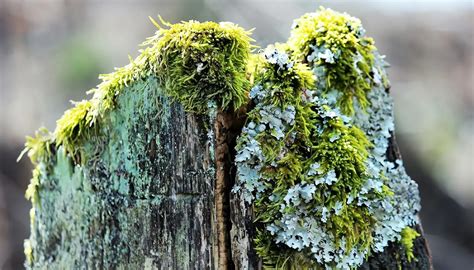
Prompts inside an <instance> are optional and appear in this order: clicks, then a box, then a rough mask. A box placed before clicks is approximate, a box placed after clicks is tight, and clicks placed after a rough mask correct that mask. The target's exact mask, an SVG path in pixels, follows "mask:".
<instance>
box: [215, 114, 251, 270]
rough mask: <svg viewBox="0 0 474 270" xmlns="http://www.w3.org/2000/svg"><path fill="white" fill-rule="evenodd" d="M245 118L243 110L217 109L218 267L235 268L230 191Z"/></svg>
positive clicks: (216, 201) (216, 205)
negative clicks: (237, 146) (232, 255)
mask: <svg viewBox="0 0 474 270" xmlns="http://www.w3.org/2000/svg"><path fill="white" fill-rule="evenodd" d="M244 121H245V114H244V113H242V112H236V113H234V112H232V111H222V110H219V111H218V112H217V116H216V121H215V124H214V129H215V136H216V149H215V160H216V182H215V190H214V197H215V207H216V223H217V224H216V226H217V248H218V254H219V259H218V269H235V265H234V263H233V261H232V257H231V239H230V229H231V226H232V224H231V220H230V191H231V188H232V186H233V185H234V182H235V166H234V165H233V163H234V157H235V150H234V148H235V143H236V138H237V136H238V134H239V133H240V130H241V129H242V126H243V124H244Z"/></svg>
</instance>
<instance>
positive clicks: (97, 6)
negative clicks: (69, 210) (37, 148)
mask: <svg viewBox="0 0 474 270" xmlns="http://www.w3.org/2000/svg"><path fill="white" fill-rule="evenodd" d="M319 5H323V6H325V7H329V8H332V9H335V10H338V11H346V12H348V13H350V14H351V15H354V16H357V17H359V18H360V19H361V20H362V21H363V23H364V26H365V28H366V29H367V33H368V35H370V36H373V37H374V38H375V41H376V44H377V47H378V48H379V51H380V52H381V53H382V54H385V55H387V60H388V61H389V62H390V63H391V64H392V67H391V68H390V69H389V75H390V80H391V83H392V90H391V91H392V94H393V96H394V98H395V102H396V104H395V105H396V107H395V109H396V125H397V138H398V140H399V144H400V147H401V152H402V155H403V156H404V161H405V164H406V167H407V169H408V171H409V174H410V175H411V176H412V177H413V178H414V179H415V180H416V181H417V182H418V183H419V186H420V191H421V195H422V206H423V209H422V211H421V218H422V221H423V225H424V230H425V233H426V237H427V239H428V241H429V244H430V247H431V250H432V256H433V261H434V264H435V268H436V269H448V270H452V269H474V231H473V230H474V229H473V228H474V221H473V219H474V210H473V209H474V179H473V178H474V160H473V153H474V90H473V85H474V81H473V72H474V70H473V55H474V50H473V45H474V40H473V28H474V21H473V15H474V7H473V2H472V1H466V0H445V1H440V0H438V1H428V0H426V1H414V0H398V1H395V0H394V1H388V0H379V1H354V0H353V1H337V0H330V1H309V0H297V1H295V0H287V1H284V0H221V1H217V0H162V1H152V0H135V1H132V0H129V1H127V0H114V1H99V0H89V1H79V0H69V1H68V0H29V1H25V0H24V1H22V0H0V269H22V268H23V261H24V255H23V239H25V238H27V237H28V234H29V224H28V222H29V218H28V209H29V208H30V205H29V202H27V201H26V200H25V199H24V195H23V194H24V190H25V188H26V186H27V184H28V182H29V179H30V177H31V165H30V164H29V161H28V160H27V158H25V159H23V160H21V161H20V162H18V163H17V162H16V158H17V157H18V154H19V153H20V151H21V150H22V147H23V143H24V137H25V135H32V134H33V133H34V131H35V130H36V129H37V128H39V127H40V126H45V127H47V128H48V129H50V130H54V127H55V121H56V119H58V118H59V117H60V116H61V114H62V112H63V111H64V110H65V109H67V108H69V107H70V106H71V105H70V103H69V100H76V101H77V100H81V99H84V98H87V96H86V94H85V91H86V90H88V89H91V88H93V87H94V86H95V85H96V84H98V83H99V80H98V79H97V75H98V74H101V73H108V72H111V71H113V68H114V67H119V66H123V65H125V64H127V63H128V57H127V55H128V54H130V55H131V56H132V57H135V56H136V55H137V54H138V53H137V49H138V46H137V45H138V44H139V43H141V42H142V41H143V40H144V39H145V38H146V37H147V36H150V35H152V34H153V33H154V31H155V30H156V29H155V28H154V26H153V25H152V24H151V23H150V21H149V20H148V18H147V17H148V16H153V17H156V15H158V14H160V15H161V16H163V18H165V19H166V20H167V21H171V22H178V21H181V20H190V19H194V20H200V21H205V20H213V21H232V22H235V23H238V24H239V25H241V26H243V27H244V28H247V29H250V28H254V27H255V30H254V37H255V39H256V40H257V41H258V45H260V46H261V47H265V46H266V45H267V44H269V43H273V42H278V41H281V42H283V41H285V40H286V38H287V37H288V34H289V31H290V26H291V23H292V20H293V19H294V18H297V17H299V16H301V15H302V14H304V13H305V12H311V11H314V10H316V9H317V7H318V6H319Z"/></svg>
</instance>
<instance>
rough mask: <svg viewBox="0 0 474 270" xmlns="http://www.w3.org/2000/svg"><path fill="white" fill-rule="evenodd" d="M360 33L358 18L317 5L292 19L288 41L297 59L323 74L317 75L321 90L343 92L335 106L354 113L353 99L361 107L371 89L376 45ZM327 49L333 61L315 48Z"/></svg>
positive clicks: (361, 30) (348, 112) (361, 31)
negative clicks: (317, 6) (316, 9)
mask: <svg viewBox="0 0 474 270" xmlns="http://www.w3.org/2000/svg"><path fill="white" fill-rule="evenodd" d="M363 32H364V30H363V28H362V24H361V22H360V20H359V19H356V18H354V17H351V16H349V15H348V14H346V13H338V12H335V11H332V10H331V9H324V8H320V9H319V11H318V12H316V13H308V14H305V15H303V16H302V17H301V18H299V19H297V20H295V28H294V29H293V30H292V31H291V35H290V38H289V39H288V42H287V43H288V46H289V47H290V48H291V50H293V53H292V55H293V56H294V57H295V58H296V59H297V60H299V61H303V62H309V64H310V65H311V66H312V67H314V68H320V73H322V74H324V75H323V76H321V77H323V78H320V79H323V80H324V82H323V85H324V87H323V89H321V90H322V91H323V92H325V93H327V92H329V91H330V90H332V89H335V90H337V91H340V92H341V93H342V96H341V98H340V99H339V100H338V107H340V108H341V110H342V112H343V113H346V114H349V115H352V114H353V113H354V108H353V98H357V99H358V101H359V103H360V104H361V106H362V107H363V108H365V107H366V106H367V105H368V100H367V97H366V92H367V91H369V90H370V89H371V86H372V79H373V76H374V75H373V73H372V70H371V67H372V65H373V62H374V55H373V52H374V51H375V50H376V48H375V46H374V41H373V39H372V38H369V37H365V36H364V33H363ZM326 49H327V50H329V51H330V54H332V55H333V58H334V59H333V61H328V60H326V59H323V58H319V57H318V51H320V52H322V53H324V52H325V50H326ZM358 57H360V59H358V60H357V62H355V61H356V58H358Z"/></svg>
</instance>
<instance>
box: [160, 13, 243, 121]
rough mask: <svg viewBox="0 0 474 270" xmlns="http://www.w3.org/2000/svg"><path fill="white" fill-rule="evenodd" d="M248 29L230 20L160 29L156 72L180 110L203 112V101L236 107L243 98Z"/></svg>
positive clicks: (219, 105) (238, 106)
mask: <svg viewBox="0 0 474 270" xmlns="http://www.w3.org/2000/svg"><path fill="white" fill-rule="evenodd" d="M249 34H250V32H248V31H245V30H244V29H242V28H240V27H238V26H236V25H235V24H232V23H215V22H204V23H199V22H196V21H189V22H183V23H179V24H174V25H170V28H169V29H160V35H161V37H160V39H159V40H158V43H157V47H158V48H161V50H159V52H158V54H157V61H158V64H157V69H158V70H159V72H158V73H157V75H158V77H159V78H160V79H161V81H162V84H163V85H164V87H165V89H166V90H167V91H168V94H169V95H171V96H172V97H174V98H175V99H177V100H179V101H180V102H181V103H182V104H183V106H184V108H185V109H187V110H188V111H192V112H199V113H202V112H205V111H206V110H207V106H208V101H215V102H216V104H217V106H218V107H219V108H228V107H231V108H234V109H238V108H240V106H241V105H242V104H243V103H244V102H245V101H246V97H247V92H248V89H249V88H250V82H249V80H248V79H247V76H246V67H247V60H248V58H249V56H250V51H251V48H252V46H251V45H250V42H251V41H252V39H251V38H250V37H249Z"/></svg>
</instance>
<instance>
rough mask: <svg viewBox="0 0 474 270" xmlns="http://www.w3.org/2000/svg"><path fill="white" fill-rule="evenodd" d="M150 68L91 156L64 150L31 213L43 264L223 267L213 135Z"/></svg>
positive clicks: (90, 148) (36, 257) (36, 259)
mask: <svg viewBox="0 0 474 270" xmlns="http://www.w3.org/2000/svg"><path fill="white" fill-rule="evenodd" d="M208 122H209V118H207V117H206V116H200V117H198V116H196V115H194V114H189V113H186V112H184V110H183V108H182V106H181V105H180V104H179V103H172V102H171V101H170V99H169V98H167V97H166V96H165V95H163V93H162V90H161V89H160V88H159V86H158V84H157V79H156V78H154V77H149V78H148V79H146V80H144V81H140V82H137V83H135V84H133V85H132V86H130V87H128V88H127V89H125V90H124V91H123V94H121V95H120V96H119V97H118V99H117V105H116V108H115V109H114V111H112V112H111V113H110V114H109V115H108V116H107V117H106V119H105V121H104V123H106V124H105V125H103V126H102V128H103V132H102V135H101V136H100V137H96V138H91V139H90V140H88V141H86V142H85V150H84V151H85V152H86V154H87V156H88V157H89V160H88V161H87V164H85V166H74V165H73V163H72V162H71V159H70V158H69V157H67V156H66V153H65V151H64V149H63V148H61V147H60V148H59V149H57V150H55V151H57V153H56V154H55V155H54V158H53V160H52V161H51V164H45V165H46V166H50V167H51V168H50V169H48V172H45V173H44V174H42V175H41V182H42V183H44V185H42V187H41V188H40V189H39V190H38V196H39V198H40V199H39V202H38V206H37V207H35V210H33V211H35V212H34V214H35V218H34V220H33V221H32V222H33V223H32V232H31V233H32V236H31V239H30V241H31V245H32V248H33V250H32V256H33V261H32V267H33V268H35V269H115V268H119V269H152V268H153V269H215V263H216V261H215V260H216V256H215V254H214V253H215V251H216V250H215V246H214V239H213V237H214V235H215V232H214V231H215V225H214V223H213V219H214V218H213V215H214V212H215V211H214V195H213V194H214V171H215V167H214V162H213V155H212V153H213V152H212V148H213V137H212V136H211V137H209V136H208V135H209V134H208V128H207V127H208V126H209V123H208Z"/></svg>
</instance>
